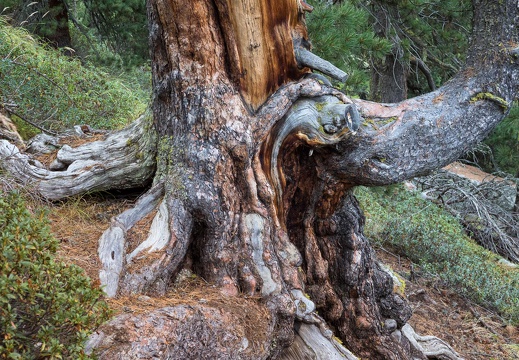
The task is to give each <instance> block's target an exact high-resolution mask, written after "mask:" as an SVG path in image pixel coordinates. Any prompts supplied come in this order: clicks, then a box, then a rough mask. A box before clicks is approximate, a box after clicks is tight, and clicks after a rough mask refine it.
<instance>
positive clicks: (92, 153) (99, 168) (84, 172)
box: [0, 115, 156, 200]
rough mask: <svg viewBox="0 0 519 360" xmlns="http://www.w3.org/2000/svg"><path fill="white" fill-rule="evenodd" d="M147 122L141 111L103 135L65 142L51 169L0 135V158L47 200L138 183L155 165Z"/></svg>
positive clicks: (153, 139) (147, 177)
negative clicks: (97, 138) (99, 138)
mask: <svg viewBox="0 0 519 360" xmlns="http://www.w3.org/2000/svg"><path fill="white" fill-rule="evenodd" d="M151 126H152V125H151V118H150V116H149V115H143V116H141V117H140V118H139V119H138V120H137V121H135V122H134V123H133V124H131V125H130V126H129V127H127V128H125V129H123V130H121V131H119V132H116V133H113V134H110V135H108V136H107V137H106V139H105V140H102V141H94V142H91V143H87V144H84V145H82V146H79V147H77V148H71V147H70V146H68V145H64V146H63V147H62V148H61V149H60V150H59V151H58V153H57V158H56V160H55V162H54V164H53V166H52V167H53V168H54V169H56V170H54V171H52V170H49V169H47V168H46V167H45V166H43V165H42V164H41V163H39V162H38V161H36V160H34V159H33V158H32V157H31V156H29V155H27V154H23V153H21V152H20V150H19V149H18V148H17V147H16V146H15V145H12V144H10V143H9V142H8V141H6V140H0V161H1V164H2V167H3V168H4V169H5V170H6V171H7V172H8V173H10V174H11V175H12V176H13V177H14V178H15V179H17V180H19V181H21V182H22V183H24V184H25V185H28V186H32V187H34V189H35V191H37V192H38V193H39V194H41V195H42V196H44V197H45V198H47V199H50V200H58V199H62V198H65V197H68V196H73V195H77V194H83V193H86V192H89V191H102V190H108V189H117V188H118V189H124V188H131V187H139V186H142V185H143V184H145V183H147V182H149V181H150V179H151V177H152V175H153V172H154V169H155V152H156V135H155V132H154V131H153V130H152V129H151ZM57 169H59V170H57Z"/></svg>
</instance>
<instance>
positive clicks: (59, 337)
mask: <svg viewBox="0 0 519 360" xmlns="http://www.w3.org/2000/svg"><path fill="white" fill-rule="evenodd" d="M29 208H30V205H29V204H28V203H26V202H25V201H24V200H23V199H22V197H21V195H20V194H19V193H17V192H9V193H5V192H1V191H0V334H1V336H0V359H87V358H88V356H86V355H85V354H84V351H83V350H84V349H83V348H84V343H85V340H86V339H87V337H88V335H89V334H90V333H91V332H92V331H93V330H94V329H95V328H96V327H97V326H99V325H100V324H101V323H102V322H104V321H106V320H107V319H108V317H109V315H110V311H109V309H108V306H107V304H106V303H105V302H104V301H102V300H101V297H102V291H101V290H100V289H99V288H93V287H92V284H91V280H90V279H89V278H88V277H87V276H86V275H85V274H84V272H83V270H82V269H81V268H79V267H77V266H74V265H66V264H64V263H62V262H60V261H58V260H57V259H55V253H56V250H57V247H58V241H57V240H56V239H55V238H54V237H53V236H52V235H51V233H50V229H49V227H48V224H47V221H46V220H45V213H44V212H43V211H34V212H31V211H30V210H29Z"/></svg>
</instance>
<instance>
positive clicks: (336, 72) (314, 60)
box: [294, 46, 348, 83]
mask: <svg viewBox="0 0 519 360" xmlns="http://www.w3.org/2000/svg"><path fill="white" fill-rule="evenodd" d="M294 52H295V57H296V61H297V64H298V65H299V66H300V67H309V68H310V69H313V70H317V71H320V72H322V73H323V74H325V75H328V76H329V77H331V78H333V79H336V80H339V81H340V82H343V83H344V82H346V80H347V79H348V74H346V73H345V72H344V71H342V70H341V69H339V68H338V67H337V66H335V65H333V64H332V63H330V62H329V61H326V60H324V59H322V58H320V57H319V56H317V55H315V54H314V53H312V52H310V51H308V50H306V49H304V48H302V47H300V46H299V47H298V46H296V47H295V48H294Z"/></svg>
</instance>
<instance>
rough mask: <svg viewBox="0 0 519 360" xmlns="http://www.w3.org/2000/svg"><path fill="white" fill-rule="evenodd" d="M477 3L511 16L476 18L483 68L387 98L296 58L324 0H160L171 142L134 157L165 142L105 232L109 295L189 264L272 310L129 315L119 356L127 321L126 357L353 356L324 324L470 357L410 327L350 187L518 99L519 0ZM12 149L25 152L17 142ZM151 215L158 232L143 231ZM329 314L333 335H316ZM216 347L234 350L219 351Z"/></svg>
mask: <svg viewBox="0 0 519 360" xmlns="http://www.w3.org/2000/svg"><path fill="white" fill-rule="evenodd" d="M474 4H475V9H476V14H478V16H479V17H476V18H480V19H500V20H499V22H496V21H494V22H492V21H488V22H486V23H484V22H481V23H476V24H475V31H476V33H477V34H478V36H476V37H475V40H474V44H473V47H472V49H473V51H472V53H471V56H470V58H469V62H468V65H467V68H466V69H465V70H464V71H463V72H462V73H460V75H459V76H457V77H456V78H455V79H453V80H452V81H451V82H449V83H448V84H447V85H445V86H444V87H442V88H440V89H438V90H436V91H435V92H433V93H430V94H427V95H424V96H421V97H418V98H414V99H411V100H408V101H405V102H401V103H398V104H377V103H372V102H367V101H361V100H352V99H349V98H348V97H346V96H345V95H343V94H342V93H340V92H338V91H337V90H335V89H333V88H331V87H329V86H328V85H327V83H326V81H323V79H322V78H321V79H319V78H318V79H315V78H312V76H307V75H306V73H308V72H310V69H308V68H300V67H299V66H298V64H300V65H301V64H305V65H310V66H311V64H308V63H307V62H301V61H300V60H299V59H297V58H296V54H298V53H300V52H299V51H298V49H299V48H300V47H301V48H303V50H304V51H302V52H303V53H304V52H305V51H306V50H308V49H306V48H305V44H307V43H308V42H307V39H306V31H305V24H304V13H303V11H304V9H308V6H305V4H303V3H301V2H299V1H296V0H286V1H275V0H247V1H242V2H235V1H231V0H194V1H191V2H190V3H189V4H186V2H185V1H180V0H149V1H148V16H149V20H150V21H149V24H150V25H149V26H150V39H151V40H150V41H151V52H152V62H153V66H152V71H153V85H154V100H153V106H152V110H153V119H154V128H153V130H152V129H149V130H148V133H149V134H155V135H156V136H157V139H158V140H157V142H156V149H155V147H154V144H155V143H154V142H153V141H150V140H149V139H150V138H151V139H154V136H147V137H142V138H143V139H146V144H148V145H147V146H146V147H145V148H144V149H140V150H139V151H138V153H136V154H134V155H130V157H132V158H135V159H138V155H137V154H140V158H141V161H144V160H142V157H145V158H146V159H150V158H153V157H154V156H155V154H156V159H157V163H156V167H155V168H156V173H155V175H154V180H153V187H152V189H151V190H150V191H149V193H148V194H146V195H145V196H143V197H142V198H141V200H139V201H138V202H137V204H136V205H135V208H134V209H130V210H128V211H126V212H124V213H122V214H120V215H119V216H117V217H116V218H114V219H113V223H112V226H111V227H110V229H108V230H107V231H106V232H105V234H104V235H103V237H102V238H101V243H100V250H99V251H100V256H101V260H102V262H103V270H102V272H101V279H102V282H103V284H105V285H106V286H107V287H106V290H107V293H108V294H109V295H111V296H118V295H131V294H135V293H146V294H148V295H157V294H159V295H163V294H167V293H168V291H169V289H170V288H171V286H172V285H173V283H174V281H175V278H176V277H177V274H178V273H179V272H180V271H181V270H182V269H189V270H190V271H192V272H194V273H195V274H197V275H199V276H200V277H202V278H203V279H205V280H206V281H207V282H209V283H211V284H215V285H216V286H217V287H218V288H219V289H220V291H221V293H222V296H226V297H235V296H239V295H240V294H241V295H242V296H244V295H245V296H253V297H259V298H261V303H262V304H263V306H264V307H265V308H266V309H267V312H268V314H269V315H268V316H265V317H264V318H265V323H264V324H258V327H259V328H261V329H263V330H262V331H263V332H264V333H265V334H266V336H265V337H264V338H262V339H260V340H258V341H259V346H256V347H252V348H251V347H250V346H248V345H247V344H248V343H249V342H248V340H247V336H246V335H244V338H245V340H243V339H241V338H240V337H239V336H237V335H236V334H242V335H243V334H244V333H245V334H247V331H246V330H243V328H242V326H243V323H241V322H239V321H238V322H236V323H232V321H231V322H228V323H226V326H223V327H222V326H221V324H220V323H219V322H217V321H216V320H215V319H214V308H212V307H211V306H212V305H211V304H207V305H197V306H195V307H188V308H186V307H174V308H164V309H162V310H160V311H156V312H153V313H152V314H149V315H142V316H141V317H136V318H132V317H128V316H123V317H121V318H119V319H118V320H114V322H112V323H111V324H109V325H108V326H107V327H105V329H104V330H103V331H104V332H105V333H103V332H101V333H99V334H98V335H96V337H95V338H93V340H92V343H91V345H93V346H95V347H97V349H99V350H98V351H99V355H100V357H101V358H106V359H108V358H110V359H112V358H114V350H113V349H114V348H115V347H116V346H118V345H120V344H118V343H119V342H121V341H123V340H121V339H122V338H123V337H121V336H120V335H121V332H126V338H125V339H124V342H125V344H124V346H123V348H124V350H121V355H119V357H120V358H134V357H135V358H138V357H139V356H148V357H151V356H159V357H162V358H180V356H181V354H184V353H185V351H186V349H189V348H193V347H196V354H197V356H199V357H200V358H218V357H221V358H244V359H263V358H276V357H278V356H281V357H283V356H284V357H285V358H287V359H289V358H294V357H296V356H307V357H311V356H313V355H312V352H313V353H314V355H316V354H317V355H316V356H319V355H318V354H319V352H323V353H326V354H332V355H330V358H334V357H335V358H340V357H341V356H344V357H346V358H353V355H351V354H350V353H349V352H348V351H347V350H346V349H345V348H344V347H342V346H341V345H340V344H339V343H338V342H337V341H335V340H334V339H333V337H332V332H331V331H330V329H329V328H328V327H327V326H326V325H325V322H326V323H327V324H328V325H331V326H332V327H333V329H334V330H335V334H336V335H337V336H338V337H340V338H341V339H342V341H343V342H344V344H345V346H346V347H347V348H348V349H350V350H351V351H353V353H355V354H356V355H358V356H361V357H362V358H369V359H412V358H422V359H424V358H427V357H434V356H436V357H438V356H440V358H446V359H451V358H452V359H453V358H457V356H456V355H455V352H454V351H453V350H452V349H450V348H449V347H448V346H447V345H446V344H443V343H441V342H438V339H436V338H428V337H420V336H418V335H416V334H414V332H413V331H412V329H411V330H410V329H409V326H408V325H406V321H407V320H408V319H409V317H410V316H411V311H410V308H409V306H408V305H407V303H406V301H405V299H404V298H403V297H402V296H401V295H400V294H398V293H394V292H393V283H392V280H391V276H390V275H389V274H387V273H386V272H385V271H384V270H383V268H382V267H380V266H379V265H378V264H377V262H376V259H375V257H374V253H373V250H372V249H371V247H370V245H369V242H368V240H367V239H366V237H365V236H364V234H363V226H364V217H363V215H362V211H361V210H360V207H359V204H358V202H357V200H356V199H355V197H354V196H353V195H352V189H353V187H354V186H356V185H361V184H362V185H380V184H390V183H394V182H397V181H401V180H403V179H406V178H410V177H413V176H416V175H420V174H424V173H427V172H428V171H430V170H432V169H435V168H437V167H439V166H442V165H444V164H447V163H448V162H450V161H452V160H454V159H455V158H457V157H458V156H459V155H460V154H462V153H463V152H464V151H465V150H467V149H468V148H469V147H470V146H471V145H473V144H475V143H476V142H477V141H480V140H481V139H482V138H484V137H485V136H486V134H488V132H489V131H490V130H491V129H492V127H493V126H494V125H495V124H497V123H498V122H499V121H500V120H501V119H502V118H503V117H504V116H505V115H506V113H507V111H508V109H509V107H510V103H511V101H512V99H514V97H516V94H517V90H518V89H517V87H518V83H519V66H518V59H517V58H518V56H519V50H518V48H517V42H518V40H519V39H518V30H517V28H516V27H515V24H517V23H518V21H519V18H518V13H519V9H518V8H517V4H516V3H514V1H511V0H509V1H505V2H504V4H502V5H501V4H499V2H495V3H488V2H482V1H479V0H475V1H474ZM294 50H296V51H294ZM332 73H333V70H332ZM338 76H341V75H338ZM304 77H309V78H306V79H303V78H304ZM138 138H139V137H137V138H136V140H137V141H138ZM109 139H110V138H108V139H107V140H106V141H107V142H108V143H107V145H108V146H110V145H109V143H110V140H109ZM138 142H139V143H141V141H138ZM129 145H130V144H129ZM150 149H153V150H156V153H155V152H154V151H152V150H150ZM0 154H2V155H3V157H5V156H6V154H7V155H9V154H8V153H7V152H6V150H5V148H3V147H2V146H0ZM93 156H94V157H95V152H94V155H93ZM58 157H59V156H58ZM19 161H24V160H23V159H20V160H19ZM4 163H5V164H7V165H9V164H10V163H9V162H4ZM144 163H146V164H147V162H146V161H145V162H144ZM73 164H74V162H72V164H65V168H64V169H61V171H68V170H67V166H68V167H70V166H72V165H73ZM89 165H90V166H91V165H92V164H91V163H90V164H89ZM155 168H154V169H155ZM132 169H134V167H132ZM83 170H84V171H85V172H88V171H90V168H89V167H87V166H85V167H84V169H83ZM75 171H77V169H75ZM132 171H134V170H131V171H129V172H128V178H134V177H135V178H137V175H135V173H134V172H132ZM100 177H101V175H99V178H100ZM47 178H48V179H49V180H48V181H50V180H52V179H53V178H52V179H51V176H50V175H49V174H45V175H44V176H40V177H39V179H38V186H40V187H41V186H42V184H43V183H46V182H47ZM139 179H141V181H142V175H139ZM126 180H128V183H134V182H132V181H129V180H130V179H126ZM94 183H95V181H94ZM103 188H105V187H103ZM153 211H155V212H154V213H153ZM149 214H154V220H153V222H152V225H151V227H150V231H149V235H148V236H147V238H146V239H142V241H141V242H140V243H137V244H135V243H134V242H133V241H129V240H128V238H127V237H128V236H127V234H128V231H129V230H130V229H131V228H132V227H133V226H135V224H137V223H138V222H139V221H140V219H142V218H143V217H144V216H147V215H149ZM150 216H151V215H150ZM307 296H308V297H309V299H308V298H307ZM202 304H205V302H203V303H202ZM315 310H318V311H319V314H320V316H322V318H321V317H320V316H318V315H317V314H316V313H315ZM251 311H253V310H252V309H251ZM227 313H228V312H227V311H224V310H222V311H221V314H227ZM145 316H148V318H146V317H145ZM222 316H223V320H222V321H225V319H226V318H228V315H222ZM150 319H151V320H150ZM171 319H177V321H176V322H175V321H173V322H171ZM148 321H151V323H158V324H160V326H158V327H157V330H156V331H157V332H160V331H161V329H163V328H164V327H168V328H169V329H170V333H169V335H167V339H166V337H161V336H162V335H157V333H155V334H153V333H152V331H153V330H151V329H153V326H150V325H149V324H148ZM179 322H181V323H182V324H184V325H182V326H181V327H180V328H181V330H178V329H180V328H179ZM131 324H133V325H135V326H133V325H131ZM168 324H169V325H168ZM185 324H190V325H189V326H186V325H185ZM294 324H296V326H295V325H294ZM308 324H309V325H308ZM307 325H308V326H307ZM222 329H223V330H222ZM315 329H319V333H320V334H321V335H322V336H323V339H325V340H323V341H324V342H325V343H326V344H327V346H324V345H323V346H324V347H321V348H320V347H319V345H318V344H316V343H318V342H319V341H313V340H312V336H313V335H311V336H310V338H309V335H308V334H315V331H314V330H315ZM109 331H115V332H116V333H117V334H119V335H118V336H117V337H114V336H109V334H108V333H107V332H109ZM178 331H180V332H181V333H182V334H183V335H178ZM166 332H167V331H166ZM295 332H296V333H297V334H298V336H297V338H296V341H295V342H294V334H295ZM172 334H173V335H172ZM175 334H177V335H178V336H176V337H175ZM226 334H227V335H226ZM164 336H166V335H164ZM240 336H241V335H240ZM157 339H159V340H160V339H163V341H162V340H160V341H158V340H157ZM197 339H198V340H199V343H198V344H196V341H197ZM240 339H241V340H240ZM246 340H247V341H246ZM314 340H315V338H314ZM157 341H158V342H157ZM291 344H295V345H292V347H290V349H289V350H287V352H285V353H284V351H285V348H286V347H288V346H290V345H291ZM322 344H323V342H322V341H321V345H322ZM438 344H440V345H438ZM152 348H153V349H154V352H150V349H152ZM215 348H218V349H226V350H225V351H224V352H222V353H220V355H217V356H216V355H214V354H215V351H214V349H215ZM121 349H122V348H121ZM177 350H178V351H177ZM222 351H223V350H222ZM328 351H330V352H328ZM439 353H441V355H438V354H439ZM215 356H216V357H215Z"/></svg>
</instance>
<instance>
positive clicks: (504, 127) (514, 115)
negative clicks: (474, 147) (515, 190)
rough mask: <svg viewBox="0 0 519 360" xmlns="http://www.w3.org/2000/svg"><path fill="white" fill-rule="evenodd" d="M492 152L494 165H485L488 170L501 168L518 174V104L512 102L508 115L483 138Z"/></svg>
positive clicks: (515, 174)
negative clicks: (494, 166) (494, 167)
mask: <svg viewBox="0 0 519 360" xmlns="http://www.w3.org/2000/svg"><path fill="white" fill-rule="evenodd" d="M485 143H486V144H487V145H488V146H490V148H491V149H492V152H493V154H494V159H495V165H497V169H493V165H494V164H483V165H486V167H487V168H490V170H493V171H495V170H501V171H505V172H507V173H509V174H512V175H514V176H516V177H518V176H519V104H518V103H517V102H515V103H514V106H513V107H512V109H511V110H510V113H509V114H508V116H507V117H506V118H505V119H504V120H503V121H502V122H500V123H499V124H498V125H497V126H496V128H495V129H494V131H492V133H491V134H490V136H489V137H488V138H487V139H486V140H485Z"/></svg>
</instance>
